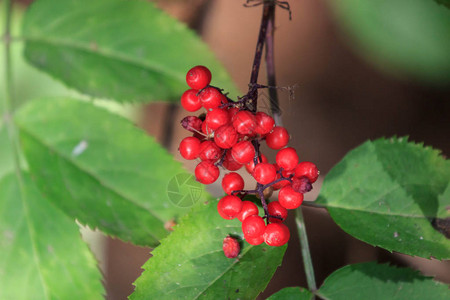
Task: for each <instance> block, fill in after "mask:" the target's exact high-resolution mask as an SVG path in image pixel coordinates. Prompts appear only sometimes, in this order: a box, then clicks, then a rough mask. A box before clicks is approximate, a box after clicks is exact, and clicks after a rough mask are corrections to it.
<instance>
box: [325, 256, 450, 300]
mask: <svg viewBox="0 0 450 300" xmlns="http://www.w3.org/2000/svg"><path fill="white" fill-rule="evenodd" d="M318 295H319V296H320V297H322V298H323V299H327V300H328V299H329V300H339V299H343V300H344V299H345V300H347V299H405V300H413V299H417V300H422V299H436V300H438V299H442V300H444V299H449V298H450V290H449V289H448V287H447V286H446V285H445V284H442V283H439V282H437V281H434V280H433V279H431V278H430V277H425V276H422V275H420V274H419V272H417V271H414V270H411V269H408V268H396V267H393V266H389V265H387V264H384V265H378V264H376V263H373V262H370V263H362V264H354V265H349V266H345V267H343V268H341V269H339V270H337V271H335V272H334V273H333V274H331V275H330V276H328V278H327V279H325V282H324V283H323V285H322V286H321V287H320V289H319V292H318Z"/></svg>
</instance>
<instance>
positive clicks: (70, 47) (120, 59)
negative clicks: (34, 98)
mask: <svg viewBox="0 0 450 300" xmlns="http://www.w3.org/2000/svg"><path fill="white" fill-rule="evenodd" d="M23 35H24V36H25V38H26V48H25V56H26V58H27V59H28V61H29V62H30V63H32V64H33V65H34V66H36V67H37V68H39V69H41V70H43V71H45V72H47V73H49V74H50V75H52V76H54V77H56V78H58V79H60V80H62V81H63V82H65V83H66V84H67V85H68V86H70V87H73V88H75V89H78V90H80V91H81V92H83V93H86V94H89V95H93V96H96V97H106V98H111V99H115V100H118V101H122V102H124V101H139V102H147V101H152V100H178V99H179V97H180V96H181V94H182V93H183V91H184V90H186V89H188V86H187V85H186V82H185V76H186V73H187V71H188V70H189V69H190V68H192V67H193V66H195V65H198V64H201V65H205V66H207V67H209V68H210V69H211V71H212V73H213V82H212V83H213V84H214V85H216V86H220V87H221V88H224V89H225V90H226V91H228V92H230V93H232V94H233V95H237V94H238V91H237V89H236V87H235V85H234V84H233V83H232V82H231V80H230V77H229V76H228V74H227V73H226V71H225V69H224V68H223V67H222V65H221V64H220V63H219V62H218V61H217V60H216V59H215V57H214V55H213V54H212V52H211V51H210V50H209V49H208V47H207V46H206V45H205V44H204V43H203V42H202V41H201V40H200V38H199V37H198V36H196V35H195V34H194V32H192V31H191V30H189V29H188V28H186V26H185V25H183V24H181V23H179V22H178V21H176V20H175V19H173V18H171V17H169V16H168V15H167V14H165V13H164V12H162V11H160V10H159V9H157V8H156V7H155V5H154V4H153V3H151V2H148V1H138V0H77V1H75V0H71V1H59V0H38V1H36V2H35V3H34V4H33V5H31V7H30V8H29V10H28V11H27V13H26V15H25V20H24V26H23Z"/></svg>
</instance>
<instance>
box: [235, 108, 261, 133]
mask: <svg viewBox="0 0 450 300" xmlns="http://www.w3.org/2000/svg"><path fill="white" fill-rule="evenodd" d="M232 122H233V126H234V128H235V129H236V131H237V132H238V133H240V134H245V135H251V134H253V133H254V131H255V128H256V120H255V116H254V115H253V114H252V113H251V112H249V111H247V110H241V111H239V112H237V113H236V114H235V115H234V117H233V119H232Z"/></svg>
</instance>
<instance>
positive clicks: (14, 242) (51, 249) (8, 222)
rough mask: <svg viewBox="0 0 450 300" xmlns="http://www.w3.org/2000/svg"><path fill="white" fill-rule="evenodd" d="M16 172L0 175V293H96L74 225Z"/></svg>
mask: <svg viewBox="0 0 450 300" xmlns="http://www.w3.org/2000/svg"><path fill="white" fill-rule="evenodd" d="M22 175H23V178H22V179H23V181H22V182H19V180H18V179H17V177H16V176H15V175H7V176H5V177H3V178H2V179H1V180H0V233H1V235H2V238H1V239H0V252H1V254H2V255H0V299H15V300H20V299H24V300H28V299H102V294H104V290H103V287H102V285H101V281H100V280H101V274H100V271H99V270H98V269H97V266H96V261H95V259H94V258H93V257H92V254H91V253H90V251H89V250H88V247H87V246H86V244H85V243H84V242H83V241H82V240H81V236H80V232H79V229H78V226H77V225H76V224H75V222H74V221H73V220H70V219H69V218H68V217H67V216H65V215H64V214H63V213H62V212H61V211H59V210H57V209H56V208H55V207H54V206H53V205H51V204H50V203H49V202H48V201H47V200H45V199H44V198H42V196H41V195H40V194H39V191H38V190H37V189H36V187H35V186H34V184H33V183H32V181H31V179H30V177H29V175H27V174H26V173H25V174H22Z"/></svg>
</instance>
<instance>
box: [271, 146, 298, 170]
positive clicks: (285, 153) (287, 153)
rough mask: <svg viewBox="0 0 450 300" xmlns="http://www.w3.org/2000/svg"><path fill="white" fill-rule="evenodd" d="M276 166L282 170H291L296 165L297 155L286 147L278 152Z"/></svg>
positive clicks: (290, 148)
mask: <svg viewBox="0 0 450 300" xmlns="http://www.w3.org/2000/svg"><path fill="white" fill-rule="evenodd" d="M275 160H276V162H277V165H278V166H279V167H280V168H283V169H284V170H287V171H289V170H293V169H294V168H295V167H296V166H297V164H298V155H297V151H295V149H294V148H292V147H287V148H284V149H281V150H280V151H278V153H277V156H276V158H275Z"/></svg>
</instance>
